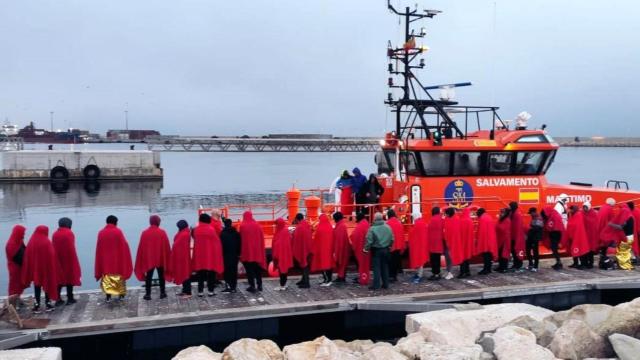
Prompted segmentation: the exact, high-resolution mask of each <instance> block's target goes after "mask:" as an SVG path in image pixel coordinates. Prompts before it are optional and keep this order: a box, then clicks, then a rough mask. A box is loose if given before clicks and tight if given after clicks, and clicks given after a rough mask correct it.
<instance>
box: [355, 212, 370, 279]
mask: <svg viewBox="0 0 640 360" xmlns="http://www.w3.org/2000/svg"><path fill="white" fill-rule="evenodd" d="M356 221H357V223H358V224H357V225H356V227H355V229H353V231H352V232H351V246H352V247H353V253H354V255H355V257H356V260H357V261H358V278H357V279H355V282H357V283H359V284H360V285H368V284H369V277H370V274H371V254H370V253H368V252H364V251H362V249H363V248H364V244H365V242H366V240H367V239H366V237H367V232H368V231H369V221H367V219H366V217H365V215H364V213H361V212H358V213H357V214H356Z"/></svg>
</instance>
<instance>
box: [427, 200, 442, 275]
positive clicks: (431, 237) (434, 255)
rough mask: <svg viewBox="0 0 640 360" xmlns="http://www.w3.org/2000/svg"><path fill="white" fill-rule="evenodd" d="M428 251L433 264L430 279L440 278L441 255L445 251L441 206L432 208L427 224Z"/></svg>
mask: <svg viewBox="0 0 640 360" xmlns="http://www.w3.org/2000/svg"><path fill="white" fill-rule="evenodd" d="M427 239H428V241H427V251H428V252H429V263H430V264H431V276H430V277H429V279H428V280H440V278H441V276H440V257H441V256H442V254H443V253H444V230H443V221H442V215H441V214H440V208H439V207H437V206H435V207H433V209H431V221H429V225H428V226H427Z"/></svg>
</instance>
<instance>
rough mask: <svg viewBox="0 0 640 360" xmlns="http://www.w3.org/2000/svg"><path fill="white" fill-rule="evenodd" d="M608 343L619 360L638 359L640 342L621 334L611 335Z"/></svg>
mask: <svg viewBox="0 0 640 360" xmlns="http://www.w3.org/2000/svg"><path fill="white" fill-rule="evenodd" d="M609 341H611V345H613V349H614V350H615V351H616V355H618V358H620V360H636V359H638V358H640V340H638V339H635V338H632V337H631V336H627V335H623V334H612V335H611V336H609Z"/></svg>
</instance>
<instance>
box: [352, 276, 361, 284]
mask: <svg viewBox="0 0 640 360" xmlns="http://www.w3.org/2000/svg"><path fill="white" fill-rule="evenodd" d="M351 282H353V283H354V284H357V283H359V282H360V278H359V277H354V278H353V279H351Z"/></svg>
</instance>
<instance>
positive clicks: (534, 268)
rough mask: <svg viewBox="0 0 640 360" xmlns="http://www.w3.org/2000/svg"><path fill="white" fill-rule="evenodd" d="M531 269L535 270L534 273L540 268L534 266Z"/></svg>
mask: <svg viewBox="0 0 640 360" xmlns="http://www.w3.org/2000/svg"><path fill="white" fill-rule="evenodd" d="M529 271H531V272H534V273H535V272H538V268H536V267H532V268H531V269H529Z"/></svg>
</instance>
